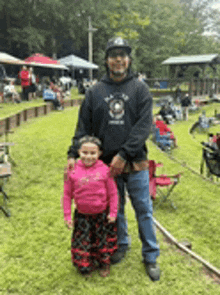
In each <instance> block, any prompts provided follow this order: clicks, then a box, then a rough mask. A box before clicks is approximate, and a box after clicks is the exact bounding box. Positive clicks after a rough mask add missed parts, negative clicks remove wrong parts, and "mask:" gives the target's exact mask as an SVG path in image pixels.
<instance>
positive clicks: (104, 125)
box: [68, 38, 160, 281]
mask: <svg viewBox="0 0 220 295" xmlns="http://www.w3.org/2000/svg"><path fill="white" fill-rule="evenodd" d="M130 54H131V47H130V46H129V45H128V43H127V41H126V40H124V39H122V38H113V39H110V40H109V41H108V43H107V48H106V56H105V66H106V69H107V74H106V75H105V76H104V77H103V78H102V79H101V81H100V82H98V83H97V84H96V85H94V86H93V87H90V88H89V89H88V90H87V92H86V98H85V100H84V102H83V104H82V106H81V109H80V112H79V119H78V124H77V128H76V132H75V136H74V137H73V141H72V146H71V147H70V148H69V151H68V167H69V169H71V167H74V163H75V159H76V158H77V157H78V153H77V143H78V140H79V139H80V138H81V137H82V136H84V135H86V134H88V135H94V136H96V137H98V138H99V139H100V140H101V141H102V147H103V154H102V157H101V159H102V160H103V161H104V162H105V163H106V164H108V165H110V171H111V174H112V176H113V177H115V178H116V181H117V186H118V191H119V194H120V209H119V212H118V216H117V222H118V246H119V250H118V252H116V253H115V255H113V256H112V260H111V262H112V263H113V264H114V263H117V262H120V261H121V259H122V258H124V256H125V254H126V251H127V250H128V248H129V237H128V233H127V222H126V221H125V216H124V206H125V188H126V189H127V192H128V194H129V197H130V199H131V202H132V205H133V207H134V209H135V213H136V218H137V221H138V228H139V235H140V239H141V241H142V256H143V262H144V263H145V265H146V271H147V274H148V275H149V276H150V278H151V279H152V280H153V281H156V280H159V278H160V269H159V266H158V265H157V264H156V258H157V257H158V256H159V247H158V245H157V241H156V236H155V232H154V225H153V220H152V203H151V199H150V197H149V179H148V170H147V168H148V162H147V160H146V152H147V149H146V146H145V141H146V139H147V138H148V136H149V133H150V129H151V125H152V97H151V95H150V93H149V90H148V87H147V85H146V83H144V82H141V81H138V79H137V78H134V77H133V75H132V73H131V70H130V66H131V57H130Z"/></svg>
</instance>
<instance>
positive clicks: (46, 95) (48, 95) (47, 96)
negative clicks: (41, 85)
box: [43, 80, 63, 111]
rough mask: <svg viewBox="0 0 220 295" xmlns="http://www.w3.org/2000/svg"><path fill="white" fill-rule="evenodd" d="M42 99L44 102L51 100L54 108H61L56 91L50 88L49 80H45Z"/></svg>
mask: <svg viewBox="0 0 220 295" xmlns="http://www.w3.org/2000/svg"><path fill="white" fill-rule="evenodd" d="M43 100H44V101H46V102H52V103H53V105H54V108H55V110H59V111H60V110H63V106H62V104H61V102H60V99H59V95H57V93H56V92H54V91H53V90H52V89H51V85H50V81H49V80H47V81H46V82H45V89H44V90H43Z"/></svg>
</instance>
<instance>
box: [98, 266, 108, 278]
mask: <svg viewBox="0 0 220 295" xmlns="http://www.w3.org/2000/svg"><path fill="white" fill-rule="evenodd" d="M99 274H100V276H101V277H103V278H105V277H107V276H108V275H109V274H110V265H109V264H106V265H104V266H102V267H101V268H100V270H99Z"/></svg>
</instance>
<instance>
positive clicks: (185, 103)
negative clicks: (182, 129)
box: [180, 93, 191, 121]
mask: <svg viewBox="0 0 220 295" xmlns="http://www.w3.org/2000/svg"><path fill="white" fill-rule="evenodd" d="M180 104H181V108H182V113H183V120H185V121H188V117H189V106H190V105H191V98H190V96H189V94H188V93H186V95H185V96H184V97H183V98H182V100H181V102H180Z"/></svg>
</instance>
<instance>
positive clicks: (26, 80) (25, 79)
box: [19, 66, 30, 101]
mask: <svg viewBox="0 0 220 295" xmlns="http://www.w3.org/2000/svg"><path fill="white" fill-rule="evenodd" d="M19 78H20V80H21V88H22V100H25V101H28V92H29V86H30V73H29V71H28V69H27V67H26V66H23V67H22V70H21V72H20V73H19Z"/></svg>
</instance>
